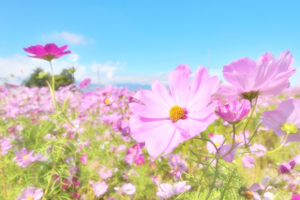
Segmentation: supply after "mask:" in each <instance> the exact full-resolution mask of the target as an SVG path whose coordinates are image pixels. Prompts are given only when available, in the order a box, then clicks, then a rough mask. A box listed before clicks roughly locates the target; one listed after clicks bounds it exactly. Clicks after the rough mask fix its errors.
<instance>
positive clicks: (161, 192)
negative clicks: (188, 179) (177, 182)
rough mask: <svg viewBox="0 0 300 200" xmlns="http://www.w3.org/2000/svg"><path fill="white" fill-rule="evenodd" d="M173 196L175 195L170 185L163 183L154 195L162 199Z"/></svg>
mask: <svg viewBox="0 0 300 200" xmlns="http://www.w3.org/2000/svg"><path fill="white" fill-rule="evenodd" d="M173 195H175V192H174V189H173V186H172V185H171V184H168V183H163V184H161V185H159V186H158V192H157V193H156V196H158V197H160V198H163V199H168V198H170V197H172V196H173Z"/></svg>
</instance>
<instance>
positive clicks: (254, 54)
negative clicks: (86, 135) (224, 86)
mask: <svg viewBox="0 0 300 200" xmlns="http://www.w3.org/2000/svg"><path fill="white" fill-rule="evenodd" d="M12 5H13V6H12ZM299 8H300V1H296V0H294V1H290V0H287V1H276V0H273V1H270V0H265V1H258V0H251V1H250V0H243V1H237V0H236V1H229V0H226V1H225V0H224V1H221V0H219V1H171V0H164V1H161V0H160V1H156V0H151V1H148V0H143V1H141V0H137V1H134V0H130V1H124V0H120V1H117V0H116V1H103V0H102V1H100V0H98V1H74V0H73V1H69V0H64V1H56V0H52V1H14V0H12V1H2V2H1V6H0V25H1V29H0V36H1V37H0V72H1V73H0V74H1V75H0V77H1V78H6V80H8V81H10V82H18V81H21V80H22V79H23V78H26V77H27V76H28V75H29V74H30V73H31V71H32V69H34V68H35V67H37V66H39V67H43V68H44V69H45V70H46V71H49V66H48V63H47V62H45V61H42V60H39V61H37V60H33V59H30V58H27V57H26V55H27V53H26V52H24V51H23V50H22V48H23V47H28V46H31V45H36V44H42V45H44V44H46V43H50V42H54V43H56V44H57V45H58V46H62V45H64V44H68V45H69V49H70V50H71V51H72V52H73V55H71V56H65V57H64V58H61V59H59V60H56V62H55V63H54V66H55V72H56V73H59V72H60V70H61V69H62V68H68V67H70V66H72V65H74V66H76V67H77V68H78V69H79V70H78V73H77V74H76V77H77V80H82V79H83V78H85V77H91V78H92V80H93V82H94V83H96V82H97V81H98V78H97V71H98V70H99V71H100V72H99V73H100V81H101V83H102V84H126V83H131V84H151V82H152V80H153V78H157V79H158V80H160V81H162V82H163V83H167V73H168V72H169V71H172V70H173V69H174V68H175V67H176V66H177V65H178V64H180V63H185V64H188V65H189V66H190V67H191V69H192V70H193V71H195V70H196V69H197V67H198V66H199V65H203V66H207V65H208V59H207V54H208V51H209V52H210V72H211V74H212V75H218V76H219V77H220V79H222V73H221V71H222V67H223V65H224V64H229V63H230V62H232V61H233V60H236V59H238V58H241V57H251V58H253V59H254V60H256V59H257V58H258V57H259V56H260V55H262V54H263V53H264V52H266V51H270V52H272V53H273V54H274V55H275V56H278V55H279V54H280V53H281V52H282V51H284V50H290V51H291V52H292V53H293V56H294V58H295V62H294V66H295V67H300V61H299V60H300V21H299V19H300V12H299ZM20 70H23V71H24V73H23V72H20ZM298 71H299V70H298ZM10 74H14V78H8V77H9V75H10ZM299 78H300V73H299V72H298V73H297V74H296V75H294V77H293V79H292V84H293V85H297V84H298V85H300V81H299V83H297V80H299Z"/></svg>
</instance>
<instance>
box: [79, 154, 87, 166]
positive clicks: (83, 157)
mask: <svg viewBox="0 0 300 200" xmlns="http://www.w3.org/2000/svg"><path fill="white" fill-rule="evenodd" d="M80 160H81V162H82V163H83V164H85V165H86V163H87V155H86V154H83V155H82V156H81V157H80Z"/></svg>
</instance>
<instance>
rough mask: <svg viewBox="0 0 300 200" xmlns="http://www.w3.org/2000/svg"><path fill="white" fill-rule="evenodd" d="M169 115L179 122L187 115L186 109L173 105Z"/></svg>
mask: <svg viewBox="0 0 300 200" xmlns="http://www.w3.org/2000/svg"><path fill="white" fill-rule="evenodd" d="M169 115H170V119H171V120H172V121H173V122H177V121H178V120H180V119H182V118H184V117H185V111H184V109H183V108H181V107H180V106H173V107H172V108H171V109H170V111H169Z"/></svg>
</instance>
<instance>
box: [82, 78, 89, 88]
mask: <svg viewBox="0 0 300 200" xmlns="http://www.w3.org/2000/svg"><path fill="white" fill-rule="evenodd" d="M90 83H91V79H90V78H86V79H84V80H83V81H81V82H80V83H79V87H80V88H81V89H83V88H85V87H86V86H87V85H88V84H90Z"/></svg>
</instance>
